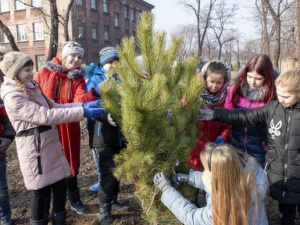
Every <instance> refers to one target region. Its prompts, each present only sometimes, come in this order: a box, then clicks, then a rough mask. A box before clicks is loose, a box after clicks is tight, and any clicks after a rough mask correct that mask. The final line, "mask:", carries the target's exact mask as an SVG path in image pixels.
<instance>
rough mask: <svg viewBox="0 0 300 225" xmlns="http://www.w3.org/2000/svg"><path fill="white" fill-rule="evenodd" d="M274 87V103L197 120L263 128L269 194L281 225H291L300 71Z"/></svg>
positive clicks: (299, 171) (298, 171) (299, 188)
mask: <svg viewBox="0 0 300 225" xmlns="http://www.w3.org/2000/svg"><path fill="white" fill-rule="evenodd" d="M275 85H276V88H277V90H276V92H277V96H278V100H277V101H272V102H271V103H270V104H268V105H265V106H263V107H260V108H256V109H240V110H228V109H224V108H216V109H215V110H214V111H212V110H206V111H201V116H200V120H210V119H213V120H214V121H220V122H225V123H228V124H232V125H237V126H252V127H262V128H263V127H266V128H267V130H268V147H267V149H266V150H267V153H266V166H265V171H266V172H267V175H268V179H269V183H270V193H271V196H272V197H273V198H274V199H276V200H277V201H278V202H279V211H280V213H281V224H283V225H293V224H295V215H296V206H297V205H300V151H299V146H300V138H299V136H300V129H299V122H300V69H293V70H290V71H287V72H286V73H284V74H282V75H280V76H279V77H278V78H277V80H276V81H275ZM298 209H299V207H298Z"/></svg>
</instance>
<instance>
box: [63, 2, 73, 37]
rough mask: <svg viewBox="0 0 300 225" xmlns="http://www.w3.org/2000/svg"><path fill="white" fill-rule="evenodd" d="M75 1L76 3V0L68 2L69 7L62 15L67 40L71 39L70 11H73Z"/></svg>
mask: <svg viewBox="0 0 300 225" xmlns="http://www.w3.org/2000/svg"><path fill="white" fill-rule="evenodd" d="M73 3H74V0H70V2H69V4H68V7H67V11H66V13H65V16H64V17H62V16H60V17H61V18H62V20H63V26H64V37H65V41H69V40H70V36H69V29H68V25H69V20H70V12H71V9H72V6H73Z"/></svg>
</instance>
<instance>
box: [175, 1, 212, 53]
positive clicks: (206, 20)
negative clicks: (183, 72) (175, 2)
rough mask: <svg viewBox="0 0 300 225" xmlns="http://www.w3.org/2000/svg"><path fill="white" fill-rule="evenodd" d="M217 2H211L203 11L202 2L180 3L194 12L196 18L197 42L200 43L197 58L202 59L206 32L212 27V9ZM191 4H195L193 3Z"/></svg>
mask: <svg viewBox="0 0 300 225" xmlns="http://www.w3.org/2000/svg"><path fill="white" fill-rule="evenodd" d="M216 1H217V0H210V1H209V4H208V5H206V6H205V7H204V9H203V10H202V9H201V1H200V0H191V1H188V0H184V1H180V3H181V4H183V5H184V6H185V7H187V8H188V9H190V10H192V11H193V12H194V15H195V17H196V21H197V24H196V29H197V42H198V51H197V56H198V57H201V55H202V50H203V45H204V41H205V36H206V32H207V29H208V28H209V25H210V20H211V13H212V9H213V6H214V4H215V2H216ZM191 2H193V3H191Z"/></svg>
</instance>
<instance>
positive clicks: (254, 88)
mask: <svg viewBox="0 0 300 225" xmlns="http://www.w3.org/2000/svg"><path fill="white" fill-rule="evenodd" d="M278 75H279V72H278V71H277V70H275V69H273V65H272V62H271V60H270V58H269V57H268V56H266V55H255V56H253V57H252V58H251V59H250V60H249V61H248V62H247V64H246V66H245V67H243V68H242V69H241V71H240V72H239V73H238V75H237V79H236V81H235V83H234V85H233V86H232V87H231V88H230V90H229V92H228V95H227V98H226V103H225V105H224V107H225V108H228V109H233V108H257V107H260V106H263V105H265V104H268V103H269V102H270V101H272V100H274V99H275V98H276V93H275V86H274V81H275V77H277V76H278ZM230 143H231V144H232V145H233V146H235V147H236V148H238V149H240V150H241V151H244V152H247V153H248V154H250V155H252V156H253V157H254V158H256V159H257V161H258V162H259V164H260V165H261V166H262V168H264V164H265V154H266V150H265V148H266V146H267V130H266V128H262V127H260V128H255V127H241V126H232V134H231V137H230Z"/></svg>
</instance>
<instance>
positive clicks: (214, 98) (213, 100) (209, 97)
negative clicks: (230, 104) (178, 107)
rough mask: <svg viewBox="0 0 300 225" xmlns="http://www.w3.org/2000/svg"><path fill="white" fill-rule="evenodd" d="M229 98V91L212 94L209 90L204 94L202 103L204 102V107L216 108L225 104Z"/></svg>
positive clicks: (201, 97)
mask: <svg viewBox="0 0 300 225" xmlns="http://www.w3.org/2000/svg"><path fill="white" fill-rule="evenodd" d="M226 96H227V89H224V90H221V92H218V93H217V94H212V93H211V92H210V91H209V90H207V89H206V90H205V91H203V92H202V94H201V96H200V101H203V102H204V106H216V105H219V104H221V103H223V102H225V99H226Z"/></svg>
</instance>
